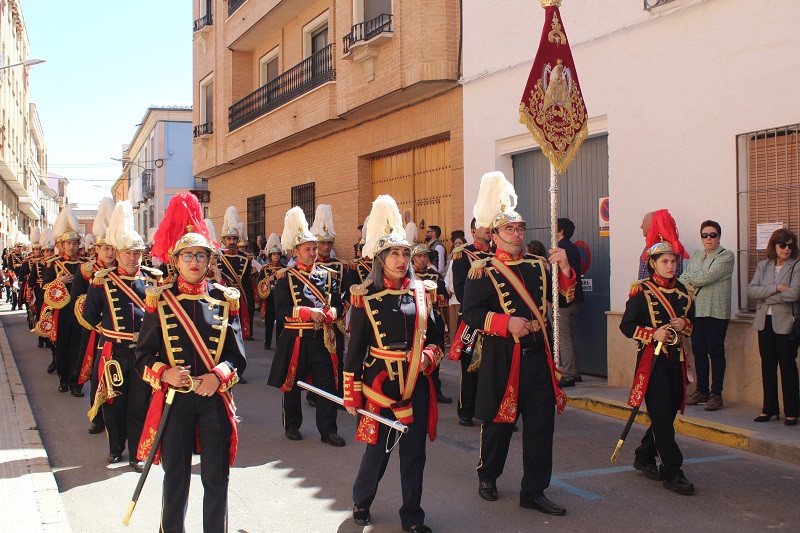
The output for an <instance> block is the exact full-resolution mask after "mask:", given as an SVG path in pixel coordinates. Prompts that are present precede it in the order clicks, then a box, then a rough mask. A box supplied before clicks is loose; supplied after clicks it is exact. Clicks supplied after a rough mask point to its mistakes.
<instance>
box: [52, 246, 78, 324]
mask: <svg viewBox="0 0 800 533" xmlns="http://www.w3.org/2000/svg"><path fill="white" fill-rule="evenodd" d="M82 264H83V260H82V259H80V258H77V259H69V258H67V256H65V255H57V256H54V257H52V258H50V260H49V262H48V265H47V268H45V270H44V273H43V274H42V282H43V283H44V289H45V294H44V301H45V303H46V304H47V305H49V306H50V307H52V308H54V309H61V308H63V307H69V310H70V313H71V312H72V307H73V306H74V305H75V302H74V301H73V300H72V299H71V297H70V294H71V293H70V291H71V290H72V282H69V283H66V284H62V283H61V280H59V279H58V278H60V277H61V276H63V275H64V274H67V273H69V274H72V276H73V280H74V279H75V278H78V277H80V275H81V273H80V272H79V269H80V266H81V265H82ZM50 287H53V288H54V289H55V291H50V290H48V289H49V288H50ZM61 291H63V292H64V295H63V296H64V297H63V298H59V297H58V296H57V293H58V294H60V293H61ZM54 297H55V299H54ZM59 320H60V318H59Z"/></svg>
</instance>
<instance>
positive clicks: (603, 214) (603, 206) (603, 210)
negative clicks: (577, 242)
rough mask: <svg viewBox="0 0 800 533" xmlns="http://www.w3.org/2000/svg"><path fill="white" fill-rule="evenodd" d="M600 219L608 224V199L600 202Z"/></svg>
mask: <svg viewBox="0 0 800 533" xmlns="http://www.w3.org/2000/svg"><path fill="white" fill-rule="evenodd" d="M600 218H602V219H603V222H605V223H608V219H609V206H608V198H603V201H602V202H600Z"/></svg>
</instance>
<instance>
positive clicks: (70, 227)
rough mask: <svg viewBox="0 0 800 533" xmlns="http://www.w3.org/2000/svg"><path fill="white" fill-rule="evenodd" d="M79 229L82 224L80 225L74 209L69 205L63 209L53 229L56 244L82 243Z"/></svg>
mask: <svg viewBox="0 0 800 533" xmlns="http://www.w3.org/2000/svg"><path fill="white" fill-rule="evenodd" d="M79 229H80V224H78V217H76V216H75V212H74V211H73V210H72V207H70V206H68V205H67V206H64V207H62V208H61V212H60V213H58V218H57V219H56V223H55V225H54V227H53V237H55V239H56V242H63V241H80V240H81V235H80V233H79V232H78V230H79Z"/></svg>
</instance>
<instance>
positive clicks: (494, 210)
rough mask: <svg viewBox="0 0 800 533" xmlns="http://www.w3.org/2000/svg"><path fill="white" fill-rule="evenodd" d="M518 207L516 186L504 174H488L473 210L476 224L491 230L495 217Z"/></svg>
mask: <svg viewBox="0 0 800 533" xmlns="http://www.w3.org/2000/svg"><path fill="white" fill-rule="evenodd" d="M516 207H517V194H516V192H515V191H514V186H513V185H512V184H511V183H510V182H509V181H508V180H507V179H506V177H505V176H504V175H503V173H502V172H487V173H486V174H484V175H483V177H482V178H481V186H480V189H479V190H478V199H477V200H476V202H475V207H474V209H473V210H472V215H473V216H474V217H475V224H476V225H477V226H478V227H481V228H491V227H492V222H493V221H494V219H495V217H496V216H497V215H498V214H500V213H502V212H505V211H513V210H514V209H515V208H516Z"/></svg>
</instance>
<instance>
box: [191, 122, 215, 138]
mask: <svg viewBox="0 0 800 533" xmlns="http://www.w3.org/2000/svg"><path fill="white" fill-rule="evenodd" d="M213 133H214V123H213V122H205V123H203V124H199V125H197V126H195V127H194V128H193V129H192V138H194V139H204V138H206V137H211V135H212V134H213Z"/></svg>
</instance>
